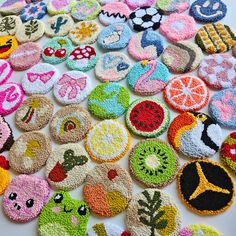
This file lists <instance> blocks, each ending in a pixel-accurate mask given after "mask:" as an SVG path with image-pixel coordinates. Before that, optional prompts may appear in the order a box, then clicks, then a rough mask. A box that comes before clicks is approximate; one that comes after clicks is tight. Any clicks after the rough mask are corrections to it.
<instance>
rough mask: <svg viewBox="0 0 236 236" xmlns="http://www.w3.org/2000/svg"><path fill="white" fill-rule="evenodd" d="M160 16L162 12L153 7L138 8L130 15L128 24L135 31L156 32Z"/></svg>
mask: <svg viewBox="0 0 236 236" xmlns="http://www.w3.org/2000/svg"><path fill="white" fill-rule="evenodd" d="M162 14H163V13H162V11H159V10H158V9H157V8H155V7H148V6H145V7H140V8H137V9H136V10H135V11H133V12H132V13H131V14H130V16H129V18H130V19H129V23H130V25H131V27H132V28H133V29H134V30H136V31H144V30H146V29H152V30H157V29H159V27H160V25H161V20H162Z"/></svg>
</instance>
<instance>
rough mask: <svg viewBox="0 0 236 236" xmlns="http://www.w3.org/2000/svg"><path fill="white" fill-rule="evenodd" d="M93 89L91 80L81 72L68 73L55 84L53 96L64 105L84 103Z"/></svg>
mask: <svg viewBox="0 0 236 236" xmlns="http://www.w3.org/2000/svg"><path fill="white" fill-rule="evenodd" d="M91 89H92V85H91V79H90V77H89V76H88V75H86V74H84V73H83V72H80V71H75V70H73V71H68V72H65V73H64V74H62V75H61V77H60V78H59V80H58V81H57V82H56V83H55V85H54V88H53V94H54V96H55V98H56V100H57V101H58V102H60V103H62V104H73V103H76V104H78V103H80V102H82V101H83V100H84V99H85V98H86V97H87V96H88V95H89V93H90V91H91Z"/></svg>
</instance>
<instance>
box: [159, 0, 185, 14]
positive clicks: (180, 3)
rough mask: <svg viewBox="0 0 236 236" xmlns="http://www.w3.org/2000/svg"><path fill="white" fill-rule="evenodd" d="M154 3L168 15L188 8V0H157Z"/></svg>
mask: <svg viewBox="0 0 236 236" xmlns="http://www.w3.org/2000/svg"><path fill="white" fill-rule="evenodd" d="M156 5H157V8H158V9H160V10H162V11H163V12H164V14H165V15H169V14H172V13H182V12H184V11H186V10H187V9H188V8H189V0H158V1H157V2H156Z"/></svg>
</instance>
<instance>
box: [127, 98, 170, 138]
mask: <svg viewBox="0 0 236 236" xmlns="http://www.w3.org/2000/svg"><path fill="white" fill-rule="evenodd" d="M125 121H126V125H127V127H128V128H129V129H130V130H131V131H132V132H133V133H134V134H136V135H139V136H142V137H150V138H151V137H157V136H159V135H161V134H162V133H164V132H165V131H166V129H167V127H168V125H169V122H170V111H169V109H168V108H167V106H166V105H165V104H164V103H163V102H161V101H160V100H157V99H152V98H140V99H137V100H136V101H134V102H133V103H132V104H131V105H130V107H129V109H128V111H127V113H126V118H125Z"/></svg>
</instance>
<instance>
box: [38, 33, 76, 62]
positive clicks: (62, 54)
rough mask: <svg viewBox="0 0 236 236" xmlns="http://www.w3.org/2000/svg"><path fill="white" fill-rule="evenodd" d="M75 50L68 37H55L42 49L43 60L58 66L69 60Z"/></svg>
mask: <svg viewBox="0 0 236 236" xmlns="http://www.w3.org/2000/svg"><path fill="white" fill-rule="evenodd" d="M72 50H73V45H72V42H71V41H70V39H68V38H67V37H53V38H52V39H50V40H49V41H47V43H46V44H44V46H43V49H42V57H43V60H44V61H45V62H47V63H50V64H58V63H61V62H63V61H65V60H66V59H67V57H68V56H69V54H70V52H71V51H72Z"/></svg>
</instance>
